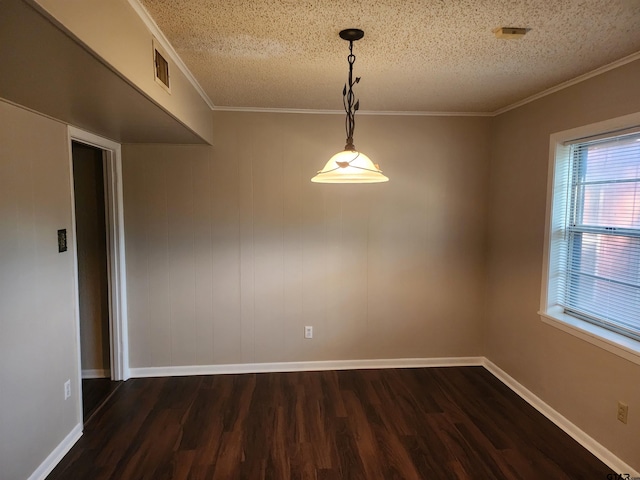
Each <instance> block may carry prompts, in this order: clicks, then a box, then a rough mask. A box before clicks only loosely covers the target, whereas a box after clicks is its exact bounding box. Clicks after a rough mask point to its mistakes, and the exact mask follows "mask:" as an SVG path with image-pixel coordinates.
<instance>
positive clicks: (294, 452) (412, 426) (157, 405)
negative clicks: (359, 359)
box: [48, 367, 613, 480]
mask: <svg viewBox="0 0 640 480" xmlns="http://www.w3.org/2000/svg"><path fill="white" fill-rule="evenodd" d="M612 473H613V472H612V471H611V470H610V469H609V468H608V467H607V466H606V465H604V464H603V463H602V462H600V461H599V460H598V459H596V458H595V457H594V456H593V455H591V454H590V453H589V452H587V451H586V450H585V449H584V448H582V447H581V446H580V445H578V444H577V443H576V442H575V441H573V440H572V439H571V438H570V437H569V436H568V435H566V434H565V433H564V432H562V431H561V430H560V429H559V428H558V427H556V426H555V425H554V424H553V423H551V422H550V421H549V420H547V419H546V418H545V417H544V416H542V415H541V414H540V413H539V412H538V411H537V410H535V409H534V408H533V407H531V406H530V405H528V404H527V403H526V402H525V401H524V400H522V399H521V398H520V397H519V396H518V395H516V394H515V393H514V392H512V391H511V390H510V389H509V388H508V387H506V386H505V385H504V384H502V383H501V382H500V381H498V380H497V379H496V378H495V377H493V375H491V373H489V372H488V371H487V370H485V369H484V368H482V367H455V368H454V367H451V368H428V369H389V370H363V371H327V372H294V373H267V374H247V375H217V376H194V377H178V378H153V379H152V378H145V379H132V380H129V381H127V382H125V383H124V384H123V385H121V386H120V388H118V389H117V390H116V391H115V392H114V393H113V395H112V396H111V398H110V399H109V400H108V401H107V402H106V404H105V405H104V406H103V407H102V408H101V409H100V410H99V411H97V413H96V414H95V415H94V417H92V419H91V420H90V421H89V422H88V423H87V424H86V425H85V430H84V435H83V436H82V437H81V439H80V440H79V441H78V442H77V443H76V445H75V446H74V447H73V448H72V449H71V450H70V451H69V453H68V454H67V455H66V456H65V457H64V458H63V459H62V461H61V462H60V463H59V464H58V465H57V466H56V468H55V469H54V470H53V471H52V472H51V474H50V475H49V477H48V479H49V480H66V479H73V480H76V479H78V480H83V479H90V480H140V479H150V480H151V479H152V480H162V479H171V480H212V479H213V480H219V479H220V480H233V479H239V480H240V479H242V480H343V479H354V480H355V479H357V480H376V479H384V480H390V479H405V480H420V479H429V480H432V479H435V480H438V479H447V480H448V479H451V478H457V479H472V480H475V479H481V480H484V479H495V480H537V479H540V478H553V479H554V480H555V479H560V480H562V479H571V480H576V479H591V478H607V475H608V474H612Z"/></svg>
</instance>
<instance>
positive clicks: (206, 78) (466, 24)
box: [139, 0, 640, 112]
mask: <svg viewBox="0 0 640 480" xmlns="http://www.w3.org/2000/svg"><path fill="white" fill-rule="evenodd" d="M139 1H140V3H142V5H143V6H144V7H145V8H146V10H147V11H148V12H149V14H150V16H151V17H152V18H153V19H154V20H155V22H156V23H157V24H158V26H159V27H160V29H161V30H162V32H163V33H164V34H165V36H166V37H167V38H168V39H169V41H170V42H171V44H172V45H173V47H174V49H175V50H176V52H177V53H178V54H179V55H180V57H181V58H182V60H183V61H184V63H185V64H186V65H187V67H188V68H189V69H190V70H191V72H192V73H193V75H194V76H195V78H196V79H197V80H198V82H199V83H200V85H201V86H202V87H203V88H204V90H205V91H206V93H207V94H208V96H209V97H210V98H211V100H212V101H213V103H214V104H215V105H216V106H219V107H224V106H227V107H253V108H291V109H322V110H340V109H341V108H342V96H341V95H342V86H343V84H344V82H345V80H346V77H347V73H348V64H347V60H346V57H347V54H348V45H349V44H348V42H346V41H344V40H341V39H340V38H339V37H338V32H339V31H340V30H342V29H344V28H360V29H362V30H364V31H365V36H364V38H363V39H362V40H360V41H358V42H356V43H355V44H354V53H355V54H356V58H357V60H356V64H355V75H357V76H360V77H362V81H361V82H360V84H358V85H357V87H355V92H356V95H357V97H359V98H360V99H361V102H360V103H361V109H362V110H365V111H366V110H369V111H425V112H426V111H429V112H492V111H495V110H497V109H500V108H502V107H505V106H507V105H509V104H512V103H514V102H517V101H519V100H522V99H524V98H526V97H528V96H530V95H534V94H536V93H539V92H541V91H543V90H545V89H547V88H550V87H553V86H555V85H558V84H559V83H562V82H564V81H567V80H570V79H572V78H575V77H577V76H579V75H581V74H584V73H587V72H589V71H592V70H594V69H596V68H598V67H601V66H603V65H606V64H608V63H611V62H613V61H615V60H618V59H620V58H623V57H625V56H628V55H630V54H633V53H636V52H638V51H640V0H529V1H523V0H377V1H371V0H369V1H362V0H300V1H298V0H253V1H250V0H219V1H211V0H180V1H175V0H139ZM501 26H503V27H526V28H528V29H530V31H529V32H528V33H527V35H526V36H525V37H524V38H522V39H519V40H499V39H496V38H495V36H494V35H493V33H492V30H493V29H494V28H496V27H501Z"/></svg>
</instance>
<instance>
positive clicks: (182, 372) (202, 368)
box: [131, 357, 484, 378]
mask: <svg viewBox="0 0 640 480" xmlns="http://www.w3.org/2000/svg"><path fill="white" fill-rule="evenodd" d="M483 360H484V357H446V358H389V359H380V360H378V359H376V360H328V361H314V362H278V363H239V364H226V365H186V366H180V367H146V368H132V369H131V376H132V377H137V378H144V377H180V376H188V375H220V374H233V373H269V372H303V371H306V372H312V371H322V370H363V369H372V368H423V367H468V366H482V365H483Z"/></svg>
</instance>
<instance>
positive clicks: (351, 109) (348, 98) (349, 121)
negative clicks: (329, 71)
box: [342, 40, 360, 150]
mask: <svg viewBox="0 0 640 480" xmlns="http://www.w3.org/2000/svg"><path fill="white" fill-rule="evenodd" d="M347 60H348V62H349V82H348V85H349V89H348V90H347V84H345V85H344V88H343V89H342V97H343V99H342V102H343V104H344V111H345V112H346V113H347V118H346V119H345V129H346V131H347V144H346V145H345V147H344V149H345V150H355V149H356V148H355V147H354V146H353V132H354V130H355V129H356V118H355V116H356V112H357V111H358V109H359V108H360V100H357V101H356V100H355V95H354V94H353V86H354V85H355V84H356V83H359V82H360V77H356V79H355V80H353V64H354V63H355V62H356V56H355V55H354V54H353V40H350V41H349V56H348V57H347Z"/></svg>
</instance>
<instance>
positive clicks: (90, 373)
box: [82, 368, 111, 378]
mask: <svg viewBox="0 0 640 480" xmlns="http://www.w3.org/2000/svg"><path fill="white" fill-rule="evenodd" d="M82 378H111V370H104V369H102V370H101V369H96V368H89V369H86V370H85V369H83V370H82Z"/></svg>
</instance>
